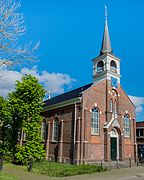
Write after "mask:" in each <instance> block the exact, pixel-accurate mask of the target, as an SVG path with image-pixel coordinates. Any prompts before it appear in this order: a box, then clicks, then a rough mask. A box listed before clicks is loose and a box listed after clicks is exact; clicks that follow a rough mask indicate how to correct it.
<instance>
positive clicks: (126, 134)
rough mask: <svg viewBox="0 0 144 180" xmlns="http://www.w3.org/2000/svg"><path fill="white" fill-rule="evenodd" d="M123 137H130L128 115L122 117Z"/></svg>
mask: <svg viewBox="0 0 144 180" xmlns="http://www.w3.org/2000/svg"><path fill="white" fill-rule="evenodd" d="M124 136H125V137H130V119H129V115H128V114H126V115H125V116H124Z"/></svg>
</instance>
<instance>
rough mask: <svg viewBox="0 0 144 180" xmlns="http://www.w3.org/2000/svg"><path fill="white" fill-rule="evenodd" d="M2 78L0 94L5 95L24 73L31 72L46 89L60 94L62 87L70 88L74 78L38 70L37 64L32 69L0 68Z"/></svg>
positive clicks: (0, 80) (12, 88)
mask: <svg viewBox="0 0 144 180" xmlns="http://www.w3.org/2000/svg"><path fill="white" fill-rule="evenodd" d="M1 73H2V78H1V79H0V96H4V97H5V96H6V95H7V93H8V92H11V91H12V90H14V87H15V83H16V80H20V79H21V77H22V76H23V75H25V74H31V75H33V76H35V77H37V78H38V80H39V82H40V83H41V84H42V85H43V86H44V87H45V89H46V90H47V91H50V92H51V93H52V94H60V93H63V92H64V88H65V87H67V88H70V87H71V86H72V83H73V82H75V81H76V80H75V79H72V78H71V77H70V76H69V75H68V74H62V73H49V72H47V71H42V72H39V71H38V69H37V66H34V67H33V68H32V69H28V68H22V69H21V71H20V72H18V71H7V70H2V71H1Z"/></svg>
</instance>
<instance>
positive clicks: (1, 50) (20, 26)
mask: <svg viewBox="0 0 144 180" xmlns="http://www.w3.org/2000/svg"><path fill="white" fill-rule="evenodd" d="M19 8H20V3H19V2H16V1H15V0H0V67H7V66H11V65H14V64H16V63H20V62H24V61H25V60H36V59H37V56H36V54H35V53H36V50H37V49H38V46H39V43H36V45H34V46H33V47H32V43H31V42H30V43H27V44H25V45H23V46H21V45H19V38H20V37H21V36H22V35H24V34H25V32H26V27H25V24H24V16H23V14H22V13H19V11H18V10H19Z"/></svg>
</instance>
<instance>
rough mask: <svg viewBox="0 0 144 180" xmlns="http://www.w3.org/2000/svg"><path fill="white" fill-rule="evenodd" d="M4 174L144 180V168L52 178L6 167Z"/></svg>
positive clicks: (38, 179)
mask: <svg viewBox="0 0 144 180" xmlns="http://www.w3.org/2000/svg"><path fill="white" fill-rule="evenodd" d="M4 172H7V173H9V174H11V175H16V176H17V177H18V178H19V179H20V180H58V179H59V180H135V179H136V180H137V179H138V180H144V167H141V166H140V167H132V168H123V169H113V170H111V171H107V172H102V173H94V174H86V175H78V176H71V177H65V178H51V177H47V176H44V175H37V174H33V173H30V172H27V171H25V170H24V169H22V168H18V167H17V168H15V167H9V166H5V167H4Z"/></svg>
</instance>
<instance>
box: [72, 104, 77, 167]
mask: <svg viewBox="0 0 144 180" xmlns="http://www.w3.org/2000/svg"><path fill="white" fill-rule="evenodd" d="M76 120H77V105H76V101H75V103H74V135H73V164H75V152H76Z"/></svg>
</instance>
